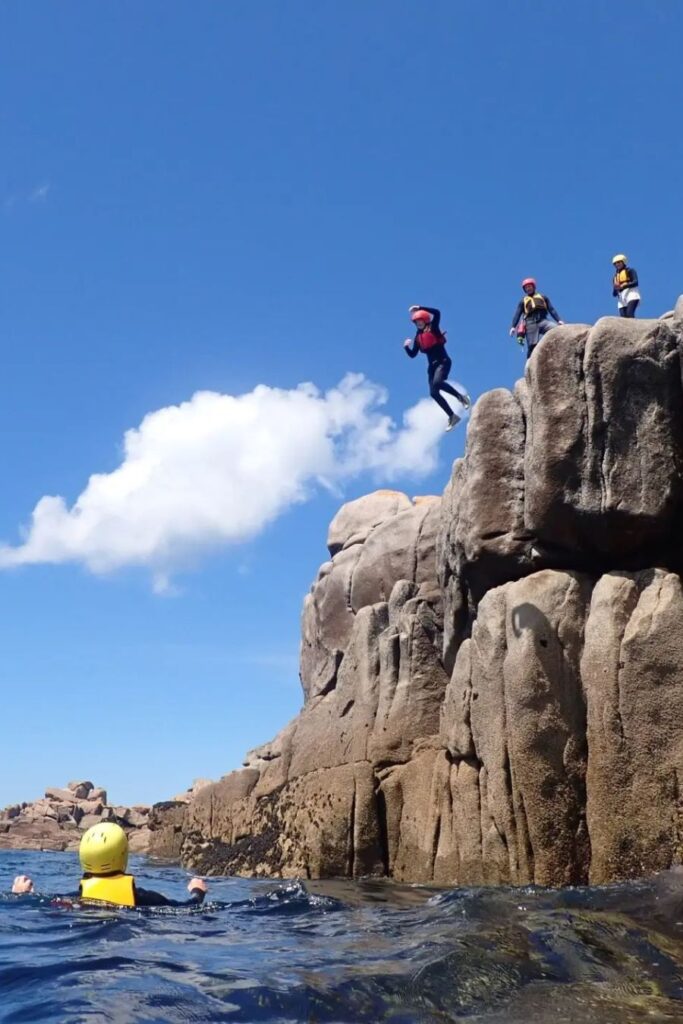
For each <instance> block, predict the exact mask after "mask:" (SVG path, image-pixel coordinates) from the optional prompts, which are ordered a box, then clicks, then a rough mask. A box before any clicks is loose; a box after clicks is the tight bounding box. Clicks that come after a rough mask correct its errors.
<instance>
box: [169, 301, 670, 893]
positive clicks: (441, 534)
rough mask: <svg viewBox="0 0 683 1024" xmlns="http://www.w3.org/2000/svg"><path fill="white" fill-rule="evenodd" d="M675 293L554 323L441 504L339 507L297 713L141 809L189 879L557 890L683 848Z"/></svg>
mask: <svg viewBox="0 0 683 1024" xmlns="http://www.w3.org/2000/svg"><path fill="white" fill-rule="evenodd" d="M682 352H683V300H679V302H678V305H677V307H676V310H675V311H674V313H672V314H667V315H666V316H665V317H662V318H661V319H659V320H620V319H616V318H604V319H602V320H600V321H598V323H597V324H595V326H593V327H589V326H577V325H572V326H561V327H557V328H554V329H553V330H552V331H551V332H550V333H549V334H548V335H547V336H546V338H545V339H544V341H543V342H542V344H541V345H539V347H538V349H537V351H536V352H535V354H534V356H533V358H532V359H531V360H530V361H529V363H528V364H527V368H526V374H525V378H524V379H523V380H521V381H519V382H518V384H517V385H516V387H515V389H514V391H512V392H510V391H507V390H505V389H498V390H495V391H491V392H488V393H487V394H485V395H483V396H482V397H481V398H480V399H479V401H478V402H477V403H476V406H475V408H474V410H473V413H472V417H471V421H470V424H469V429H468V434H467V447H466V453H465V456H464V458H463V459H461V460H458V461H457V462H456V463H455V465H454V467H453V472H452V476H451V480H450V482H449V484H448V486H447V487H446V490H445V492H444V494H443V496H442V497H441V498H439V497H429V498H418V499H413V500H412V501H411V500H409V499H408V498H407V497H406V496H405V495H403V494H400V493H397V492H393V491H378V492H376V493H375V494H371V495H368V496H367V497H364V498H360V499H358V500H357V501H353V502H350V503H348V504H347V505H344V506H343V508H342V509H341V510H340V511H339V513H338V514H337V516H336V517H335V518H334V520H333V522H332V524H331V526H330V530H329V535H328V550H329V555H330V558H329V560H328V561H326V562H325V563H324V564H323V566H322V567H321V569H320V571H319V573H318V576H317V578H316V580H315V582H314V584H313V587H312V589H311V592H310V594H309V595H308V596H307V598H306V600H305V603H304V609H303V616H302V644H301V682H302V687H303V692H304V706H303V708H302V711H301V712H300V714H299V715H298V716H297V717H296V718H295V719H294V721H292V722H291V723H290V724H289V725H288V726H286V727H285V729H283V731H282V732H281V733H280V734H279V735H278V736H277V737H276V738H275V739H274V740H273V741H272V742H270V743H267V744H265V745H264V746H262V747H259V748H257V749H256V750H254V751H252V752H251V753H250V754H249V755H248V756H247V758H246V760H245V764H244V767H243V768H242V769H241V770H239V771H236V772H232V773H231V774H229V775H227V776H225V777H224V778H223V779H221V780H220V781H218V782H216V783H213V784H211V785H208V786H205V787H203V788H202V789H201V790H199V791H198V792H197V793H196V794H194V795H193V796H192V798H191V799H190V800H189V802H188V803H179V802H170V803H167V804H163V805H157V806H156V807H155V808H154V809H153V810H152V813H151V815H150V828H151V836H150V848H151V851H152V852H153V853H157V854H161V855H166V856H174V857H180V858H181V859H182V861H183V862H184V863H186V864H187V865H188V866H191V867H192V868H193V869H195V870H199V871H204V872H207V873H211V872H217V873H221V872H229V873H247V874H263V875H283V876H291V875H302V876H304V877H306V876H308V877H316V876H323V875H346V876H360V875H367V874H377V875H390V876H392V877H394V878H396V879H402V880H410V881H435V882H441V883H448V884H457V883H493V884H496V883H507V882H513V883H529V882H535V883H539V884H550V885H562V884H568V883H580V882H586V881H589V880H590V881H592V882H606V881H609V880H614V879H619V878H624V877H633V876H636V875H640V874H643V873H646V872H650V871H653V870H656V869H658V868H664V867H668V866H670V865H672V864H675V863H680V862H681V861H682V860H683V796H682V795H681V794H682V786H683V585H682V582H681V574H682V573H683V550H682V547H681V534H680V532H679V527H680V523H681V520H682V518H683V379H682Z"/></svg>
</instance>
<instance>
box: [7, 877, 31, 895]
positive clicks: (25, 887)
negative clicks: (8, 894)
mask: <svg viewBox="0 0 683 1024" xmlns="http://www.w3.org/2000/svg"><path fill="white" fill-rule="evenodd" d="M12 892H13V893H15V894H16V895H17V896H20V895H22V894H23V893H25V892H33V882H32V881H31V879H30V878H29V877H28V875H17V877H16V878H15V879H14V882H13V883H12Z"/></svg>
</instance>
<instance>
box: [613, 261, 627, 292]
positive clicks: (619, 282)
mask: <svg viewBox="0 0 683 1024" xmlns="http://www.w3.org/2000/svg"><path fill="white" fill-rule="evenodd" d="M613 283H614V287H615V288H616V289H617V291H619V292H620V291H621V290H622V288H627V287H628V285H629V284H630V283H631V271H630V270H629V269H628V267H624V269H623V270H617V272H616V274H615V275H614V282H613Z"/></svg>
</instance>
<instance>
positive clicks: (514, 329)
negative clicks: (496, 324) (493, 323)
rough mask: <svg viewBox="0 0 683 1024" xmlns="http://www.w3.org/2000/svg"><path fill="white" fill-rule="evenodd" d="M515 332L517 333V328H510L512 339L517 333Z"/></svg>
mask: <svg viewBox="0 0 683 1024" xmlns="http://www.w3.org/2000/svg"><path fill="white" fill-rule="evenodd" d="M515 331H516V328H515V327H511V328H510V337H512V335H513V334H514V333H515Z"/></svg>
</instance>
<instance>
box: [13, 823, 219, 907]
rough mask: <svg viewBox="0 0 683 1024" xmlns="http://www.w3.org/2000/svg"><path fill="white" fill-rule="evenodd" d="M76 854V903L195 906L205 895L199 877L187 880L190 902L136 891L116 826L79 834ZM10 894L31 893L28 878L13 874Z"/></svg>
mask: <svg viewBox="0 0 683 1024" xmlns="http://www.w3.org/2000/svg"><path fill="white" fill-rule="evenodd" d="M78 855H79V857H80V861H81V867H82V868H83V877H82V878H81V881H80V885H79V886H78V895H77V896H74V897H72V899H74V900H78V901H79V902H83V903H108V904H114V905H115V906H119V907H199V906H201V904H202V902H203V900H204V897H205V896H206V891H207V889H206V882H204V881H202V879H201V878H192V879H191V880H190V883H189V885H188V887H187V888H188V891H189V893H190V899H189V900H185V901H184V902H183V901H179V900H172V899H169V898H168V897H167V896H163V895H162V894H161V893H160V892H154V891H153V890H152V889H140V888H139V886H137V885H136V884H135V879H134V878H133V876H132V875H128V874H126V867H127V865H128V837H127V836H126V833H125V832H124V831H123V829H122V828H121V826H120V825H116V824H114V822H111V821H105V822H102V823H101V824H100V825H93V826H92V827H91V828H89V829H88V831H87V832H84V833H83V838H82V839H81V845H80V847H79V850H78ZM12 892H13V893H14V894H15V895H17V896H20V895H23V894H30V893H32V892H33V881H32V879H30V878H29V877H28V875H17V877H16V878H15V879H14V884H13V885H12ZM59 902H65V901H63V900H60V901H59ZM69 902H70V901H69Z"/></svg>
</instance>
